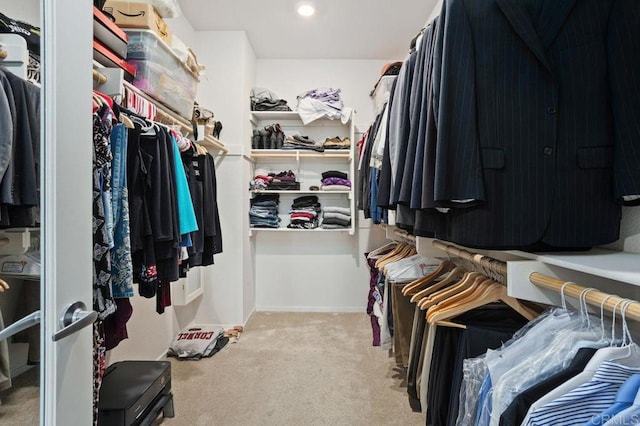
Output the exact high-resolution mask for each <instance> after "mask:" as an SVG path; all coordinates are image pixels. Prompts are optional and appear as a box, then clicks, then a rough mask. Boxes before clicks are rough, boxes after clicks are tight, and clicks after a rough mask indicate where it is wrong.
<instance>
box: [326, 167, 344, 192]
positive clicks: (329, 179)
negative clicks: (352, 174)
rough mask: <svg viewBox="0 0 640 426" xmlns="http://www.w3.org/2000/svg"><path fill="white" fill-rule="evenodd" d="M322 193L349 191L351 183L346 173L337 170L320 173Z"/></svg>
mask: <svg viewBox="0 0 640 426" xmlns="http://www.w3.org/2000/svg"><path fill="white" fill-rule="evenodd" d="M320 189H322V190H323V191H350V190H351V181H350V180H349V176H347V174H346V173H343V172H339V171H337V170H329V171H326V172H324V173H322V188H320Z"/></svg>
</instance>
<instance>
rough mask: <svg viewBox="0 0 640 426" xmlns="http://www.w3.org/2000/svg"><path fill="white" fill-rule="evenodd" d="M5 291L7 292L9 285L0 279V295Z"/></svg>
mask: <svg viewBox="0 0 640 426" xmlns="http://www.w3.org/2000/svg"><path fill="white" fill-rule="evenodd" d="M5 290H9V284H7V282H6V281H5V280H3V279H2V278H0V293H4V292H5Z"/></svg>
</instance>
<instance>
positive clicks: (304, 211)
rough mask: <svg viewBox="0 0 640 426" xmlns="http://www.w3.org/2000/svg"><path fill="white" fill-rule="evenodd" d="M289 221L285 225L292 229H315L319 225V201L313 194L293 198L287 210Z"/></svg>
mask: <svg viewBox="0 0 640 426" xmlns="http://www.w3.org/2000/svg"><path fill="white" fill-rule="evenodd" d="M289 214H290V219H291V223H289V225H288V226H287V227H288V228H293V229H316V228H317V227H318V225H319V220H318V215H319V214H320V203H319V202H318V197H316V196H315V195H306V196H304V197H298V198H296V199H295V200H293V204H292V205H291V210H290V211H289Z"/></svg>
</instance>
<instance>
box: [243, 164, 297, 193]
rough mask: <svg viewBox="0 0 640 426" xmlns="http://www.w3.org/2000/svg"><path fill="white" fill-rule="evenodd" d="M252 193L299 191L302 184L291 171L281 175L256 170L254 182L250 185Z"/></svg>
mask: <svg viewBox="0 0 640 426" xmlns="http://www.w3.org/2000/svg"><path fill="white" fill-rule="evenodd" d="M249 189H251V190H252V191H265V190H271V191H297V190H299V189H300V182H297V181H296V175H295V173H293V172H292V171H291V170H287V171H284V172H280V173H274V172H269V171H267V170H265V169H256V173H255V176H254V178H253V180H252V181H251V182H250V183H249Z"/></svg>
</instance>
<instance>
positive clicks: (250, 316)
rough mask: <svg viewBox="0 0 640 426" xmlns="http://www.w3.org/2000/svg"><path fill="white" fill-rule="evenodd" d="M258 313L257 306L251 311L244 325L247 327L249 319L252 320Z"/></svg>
mask: <svg viewBox="0 0 640 426" xmlns="http://www.w3.org/2000/svg"><path fill="white" fill-rule="evenodd" d="M255 314H256V308H253V310H252V311H251V313H250V314H249V316H248V317H247V319H246V321H245V322H244V324H242V326H243V327H245V328H246V327H247V324H248V323H249V321H251V318H253V316H254V315H255Z"/></svg>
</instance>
